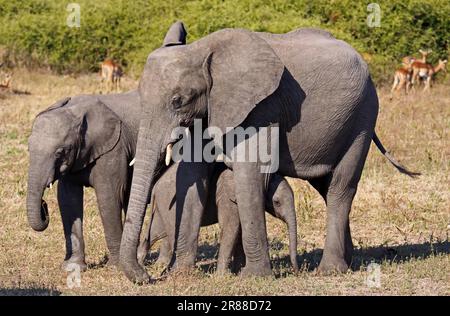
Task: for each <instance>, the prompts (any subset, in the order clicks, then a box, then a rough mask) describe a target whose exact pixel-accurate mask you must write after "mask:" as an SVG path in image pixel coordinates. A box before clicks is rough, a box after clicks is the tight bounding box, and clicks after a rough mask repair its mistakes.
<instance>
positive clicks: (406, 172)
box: [372, 132, 421, 178]
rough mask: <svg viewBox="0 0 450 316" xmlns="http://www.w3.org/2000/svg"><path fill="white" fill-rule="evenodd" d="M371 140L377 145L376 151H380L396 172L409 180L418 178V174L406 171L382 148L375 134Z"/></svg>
mask: <svg viewBox="0 0 450 316" xmlns="http://www.w3.org/2000/svg"><path fill="white" fill-rule="evenodd" d="M372 140H373V142H374V143H375V145H377V147H378V149H379V150H380V151H381V153H382V154H383V155H384V156H385V157H386V158H387V159H388V160H389V162H390V163H391V164H392V165H394V167H395V168H397V170H398V171H400V172H401V173H403V174H406V175H408V176H410V177H411V178H415V177H417V176H420V175H421V174H420V172H413V171H409V170H408V169H406V167H404V166H402V165H401V164H400V163H399V162H398V161H397V160H396V159H395V158H394V157H393V156H392V155H391V154H390V153H389V152H388V151H387V150H386V148H384V146H383V144H382V143H381V141H380V139H379V138H378V136H377V134H376V133H375V132H374V133H373V136H372Z"/></svg>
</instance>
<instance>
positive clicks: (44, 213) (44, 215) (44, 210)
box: [41, 200, 49, 221]
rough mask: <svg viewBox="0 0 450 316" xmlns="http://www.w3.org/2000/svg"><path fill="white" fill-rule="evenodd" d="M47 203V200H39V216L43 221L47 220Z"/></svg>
mask: <svg viewBox="0 0 450 316" xmlns="http://www.w3.org/2000/svg"><path fill="white" fill-rule="evenodd" d="M48 217H49V215H48V205H47V202H45V201H44V200H41V218H42V220H43V221H47V220H48Z"/></svg>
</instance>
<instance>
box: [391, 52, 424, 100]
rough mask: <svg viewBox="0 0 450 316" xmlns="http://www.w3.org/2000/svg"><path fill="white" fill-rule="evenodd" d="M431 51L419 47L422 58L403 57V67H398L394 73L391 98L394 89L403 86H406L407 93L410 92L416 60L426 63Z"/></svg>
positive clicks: (396, 89)
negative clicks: (413, 66)
mask: <svg viewBox="0 0 450 316" xmlns="http://www.w3.org/2000/svg"><path fill="white" fill-rule="evenodd" d="M431 52H432V50H431V49H428V50H422V49H419V53H420V54H421V55H422V57H421V58H420V59H418V60H417V59H416V58H415V57H413V56H405V57H403V58H402V65H403V67H402V68H400V69H397V70H396V71H395V73H394V83H393V85H392V89H391V99H392V97H393V93H394V91H398V90H400V89H402V88H405V93H406V94H408V92H409V91H410V90H411V87H412V76H413V68H412V65H413V64H414V62H416V61H419V62H421V63H424V64H425V63H426V62H427V57H428V55H429V54H431Z"/></svg>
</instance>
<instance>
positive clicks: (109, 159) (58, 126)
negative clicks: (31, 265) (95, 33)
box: [27, 22, 187, 270]
mask: <svg viewBox="0 0 450 316" xmlns="http://www.w3.org/2000/svg"><path fill="white" fill-rule="evenodd" d="M186 35H187V34H186V31H185V29H184V25H183V24H182V23H179V22H177V23H174V24H173V25H172V26H171V28H170V29H169V31H168V33H167V34H166V37H165V38H164V41H163V46H171V45H181V44H184V43H185V38H186ZM140 114H141V104H140V101H139V93H138V91H136V90H135V91H131V92H128V93H121V94H108V95H82V96H77V97H73V98H66V99H64V100H61V101H59V102H57V103H56V104H54V105H53V106H51V107H50V108H48V109H47V110H45V111H43V112H42V113H40V114H38V115H37V117H36V119H35V121H34V124H33V129H32V133H31V136H30V138H29V152H30V168H29V175H28V192H27V212H28V221H29V223H30V225H31V227H32V228H33V229H34V230H36V231H43V230H45V229H46V228H47V226H48V223H49V216H48V210H47V204H46V203H45V201H43V200H42V197H43V194H44V190H45V188H47V187H51V186H52V184H53V183H54V182H55V181H56V180H59V182H58V204H59V207H60V211H61V215H62V220H63V225H64V235H65V238H66V257H65V261H64V264H63V268H64V267H65V266H66V265H67V264H68V263H77V264H79V265H80V267H81V268H82V269H83V270H84V269H86V263H85V256H84V240H83V229H82V222H83V187H93V188H94V189H95V193H96V196H97V203H98V207H99V209H100V215H101V218H102V222H103V226H104V230H105V237H106V243H107V246H108V249H109V251H110V263H112V264H116V263H117V262H118V256H119V247H120V241H121V235H122V219H121V210H122V209H123V210H126V208H127V203H128V195H129V190H130V182H131V173H132V167H130V166H129V163H130V161H131V160H132V159H133V157H134V155H135V149H136V141H137V132H138V126H139V120H140V117H141V116H140Z"/></svg>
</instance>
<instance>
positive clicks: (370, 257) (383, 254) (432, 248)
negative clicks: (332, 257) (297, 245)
mask: <svg viewBox="0 0 450 316" xmlns="http://www.w3.org/2000/svg"><path fill="white" fill-rule="evenodd" d="M322 253H323V249H314V250H313V251H310V252H304V253H302V254H301V255H299V256H297V260H298V263H299V265H300V266H301V267H303V269H305V270H307V271H313V270H315V269H316V268H317V267H318V266H319V263H320V259H321V258H322ZM439 254H444V255H447V254H450V242H449V241H442V242H435V243H430V242H426V243H423V244H404V245H398V246H386V245H380V246H374V247H367V248H361V249H355V251H354V253H353V261H352V264H351V268H352V270H353V271H359V270H361V269H363V268H364V267H366V266H367V265H368V264H370V263H372V262H375V263H382V262H388V263H389V264H392V263H400V264H401V263H403V262H407V261H409V260H411V259H419V260H421V259H422V260H423V259H426V258H428V257H430V256H435V255H439ZM289 261H290V260H289V256H284V257H281V258H277V259H275V260H272V265H273V266H274V267H277V266H286V265H288V264H289Z"/></svg>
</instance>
